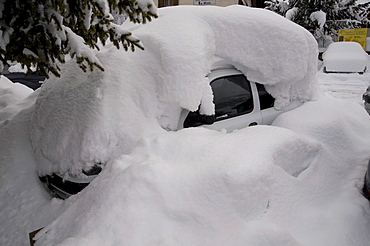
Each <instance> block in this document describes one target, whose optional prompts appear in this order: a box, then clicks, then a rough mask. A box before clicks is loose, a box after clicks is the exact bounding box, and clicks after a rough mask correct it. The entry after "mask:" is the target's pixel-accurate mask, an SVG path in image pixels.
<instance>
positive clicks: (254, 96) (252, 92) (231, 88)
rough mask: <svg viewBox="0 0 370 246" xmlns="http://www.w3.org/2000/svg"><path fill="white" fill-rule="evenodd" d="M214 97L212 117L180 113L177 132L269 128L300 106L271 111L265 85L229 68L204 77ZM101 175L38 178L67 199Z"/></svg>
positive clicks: (271, 102) (94, 171) (95, 171)
mask: <svg viewBox="0 0 370 246" xmlns="http://www.w3.org/2000/svg"><path fill="white" fill-rule="evenodd" d="M207 77H208V78H209V80H210V85H211V88H212V92H213V95H214V99H213V101H214V105H215V115H211V116H207V115H202V114H201V113H200V112H199V110H198V111H195V112H190V111H189V110H185V109H184V110H183V111H182V113H181V117H180V119H179V124H178V130H180V129H183V128H188V127H199V126H203V127H206V128H209V129H213V130H226V131H227V132H231V131H234V130H237V129H242V128H245V127H248V126H255V125H271V124H272V122H273V121H274V119H275V118H276V117H277V116H278V115H280V114H281V113H283V112H285V111H287V110H291V109H293V108H296V107H298V106H299V105H301V104H302V102H299V101H293V102H292V103H291V105H290V106H288V107H287V108H286V109H285V110H276V109H275V108H274V102H275V99H274V98H273V97H272V96H271V95H270V94H269V93H268V92H267V91H266V89H265V87H264V85H262V84H259V83H255V82H252V81H249V80H248V79H247V78H246V77H245V75H244V74H243V73H242V72H240V71H238V70H237V69H236V68H234V67H232V66H226V67H222V68H217V69H214V70H212V71H211V73H210V74H209V75H208V76H207ZM101 171H102V168H101V166H98V165H96V166H94V167H93V168H92V169H91V170H89V171H87V172H85V171H84V172H83V174H84V177H83V178H79V177H77V176H72V175H69V176H68V177H64V175H62V174H58V173H53V174H52V175H46V176H42V177H40V180H41V181H42V182H43V183H44V184H45V185H46V187H47V188H48V190H50V191H51V193H52V195H53V196H56V197H58V198H61V199H66V198H68V197H69V196H71V195H74V194H77V193H78V192H80V191H81V190H83V189H84V188H85V187H86V186H87V185H88V184H89V183H90V182H91V181H92V180H93V179H94V178H96V177H97V175H98V174H99V173H100V172H101Z"/></svg>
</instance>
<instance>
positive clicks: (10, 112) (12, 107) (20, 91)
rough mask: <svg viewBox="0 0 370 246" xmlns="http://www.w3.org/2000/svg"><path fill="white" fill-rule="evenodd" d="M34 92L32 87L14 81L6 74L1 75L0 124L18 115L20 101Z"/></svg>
mask: <svg viewBox="0 0 370 246" xmlns="http://www.w3.org/2000/svg"><path fill="white" fill-rule="evenodd" d="M32 92H33V90H32V89H30V88H28V87H27V86H25V85H22V84H19V83H13V82H12V81H10V80H9V79H8V78H6V77H5V76H0V126H1V125H2V124H5V123H6V122H8V121H9V120H10V119H11V117H13V116H14V115H16V114H17V113H18V112H19V110H20V108H22V107H20V105H18V104H19V103H22V101H23V100H24V99H25V98H27V97H28V96H29V95H30V94H31V93H32Z"/></svg>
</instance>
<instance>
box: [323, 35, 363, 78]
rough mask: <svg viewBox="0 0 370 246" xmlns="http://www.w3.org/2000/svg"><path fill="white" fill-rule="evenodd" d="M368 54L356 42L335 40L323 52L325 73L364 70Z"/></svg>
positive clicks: (361, 72)
mask: <svg viewBox="0 0 370 246" xmlns="http://www.w3.org/2000/svg"><path fill="white" fill-rule="evenodd" d="M367 63H368V55H367V53H366V52H365V51H364V49H363V48H362V46H361V45H360V44H359V43H357V42H335V43H332V44H330V45H329V47H328V48H327V50H326V51H325V52H324V54H323V66H324V69H323V71H324V72H325V73H360V74H363V73H364V72H365V71H366V68H367Z"/></svg>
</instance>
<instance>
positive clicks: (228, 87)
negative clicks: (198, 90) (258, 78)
mask: <svg viewBox="0 0 370 246" xmlns="http://www.w3.org/2000/svg"><path fill="white" fill-rule="evenodd" d="M211 87H212V91H213V102H214V104H215V115H214V116H213V118H212V119H210V118H209V117H211V116H204V115H200V114H199V111H196V112H190V113H189V115H188V116H187V117H186V119H185V121H184V128H186V127H195V126H199V125H203V124H212V123H213V122H214V121H220V120H223V119H228V118H231V117H235V116H238V115H242V114H247V113H250V112H252V111H253V107H254V105H253V96H252V91H251V85H250V82H249V81H248V80H247V79H246V77H245V76H244V75H231V76H225V77H220V78H217V79H215V80H213V81H212V82H211Z"/></svg>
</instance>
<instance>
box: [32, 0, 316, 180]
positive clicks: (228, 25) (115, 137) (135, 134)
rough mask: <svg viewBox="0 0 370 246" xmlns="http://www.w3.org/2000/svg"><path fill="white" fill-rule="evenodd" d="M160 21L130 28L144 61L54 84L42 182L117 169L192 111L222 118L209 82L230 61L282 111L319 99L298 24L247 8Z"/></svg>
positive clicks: (40, 109)
mask: <svg viewBox="0 0 370 246" xmlns="http://www.w3.org/2000/svg"><path fill="white" fill-rule="evenodd" d="M158 12H159V18H158V19H156V20H153V21H152V22H151V23H148V24H145V25H133V24H127V25H128V26H125V27H124V28H125V29H130V30H131V31H132V32H133V33H134V35H135V36H137V37H139V38H140V40H141V41H142V43H143V45H144V46H145V50H144V51H140V50H138V51H135V52H134V53H125V52H124V51H122V50H116V49H115V47H113V46H111V47H108V48H103V49H102V51H101V52H99V53H98V54H97V57H98V59H99V60H100V62H101V63H102V64H104V67H105V71H104V72H102V71H94V72H88V73H87V74H85V73H83V72H82V71H80V70H79V68H78V66H77V65H76V64H75V63H74V61H70V62H69V63H67V64H66V65H65V66H64V68H63V71H64V72H63V74H62V75H61V78H53V79H50V80H48V81H46V82H45V83H44V85H43V86H42V88H41V89H40V93H39V96H38V98H37V101H36V106H35V107H36V108H35V113H34V114H33V117H32V120H31V126H30V127H31V142H32V145H33V148H34V150H35V152H36V159H37V162H38V164H39V172H40V174H46V173H51V172H61V173H65V172H67V171H69V172H71V173H72V174H78V173H80V172H81V170H82V169H85V170H86V169H89V168H90V167H92V166H93V165H94V164H96V163H102V164H106V163H109V162H111V161H113V160H114V159H115V158H116V157H117V156H119V155H120V154H127V153H130V152H131V151H132V149H133V148H134V147H135V145H136V142H137V140H138V139H140V138H141V137H143V136H147V135H150V134H157V131H161V128H160V126H161V127H162V128H164V129H167V130H176V129H177V125H178V120H179V117H180V113H181V110H182V109H183V108H185V109H188V110H191V111H195V110H197V109H198V106H199V105H200V103H201V107H200V111H201V112H202V113H204V114H207V115H211V114H213V113H214V106H213V103H212V98H213V96H212V92H211V88H210V85H209V81H208V79H207V78H206V76H207V74H208V73H209V72H210V70H211V69H212V66H213V63H214V62H216V61H219V60H220V59H223V60H224V61H226V62H228V63H230V64H233V65H234V66H235V67H236V68H238V69H239V70H241V71H242V72H244V73H245V74H246V76H247V77H248V79H250V80H252V81H256V82H260V83H262V84H265V85H266V89H267V90H268V91H269V92H270V93H271V94H272V95H273V96H274V97H275V98H276V103H275V107H276V108H279V109H281V108H284V107H286V106H287V105H288V104H289V103H290V101H291V100H293V99H299V100H301V101H306V100H310V99H311V98H312V97H313V96H314V95H315V92H316V91H315V88H316V84H317V79H316V77H315V74H316V67H317V58H316V57H317V44H316V42H315V40H314V38H313V37H312V35H311V34H310V33H309V32H307V31H306V30H305V29H303V28H301V27H300V26H298V25H296V24H294V23H292V22H291V21H288V20H286V19H285V18H283V17H281V16H279V15H277V14H275V13H273V12H271V11H267V10H260V9H253V8H248V7H243V6H231V7H227V8H221V7H204V8H198V7H192V6H187V7H185V6H181V7H173V8H164V9H160V10H159V11H158ZM124 25H125V24H124ZM179 53H181V55H179ZM55 129H58V130H57V131H55ZM97 129H99V130H97ZM51 142H52V143H53V144H50V143H51Z"/></svg>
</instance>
